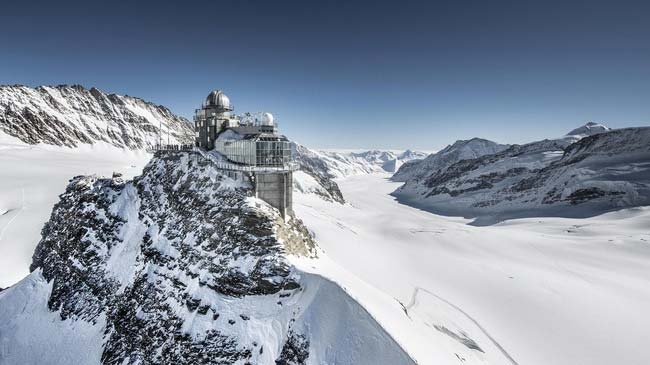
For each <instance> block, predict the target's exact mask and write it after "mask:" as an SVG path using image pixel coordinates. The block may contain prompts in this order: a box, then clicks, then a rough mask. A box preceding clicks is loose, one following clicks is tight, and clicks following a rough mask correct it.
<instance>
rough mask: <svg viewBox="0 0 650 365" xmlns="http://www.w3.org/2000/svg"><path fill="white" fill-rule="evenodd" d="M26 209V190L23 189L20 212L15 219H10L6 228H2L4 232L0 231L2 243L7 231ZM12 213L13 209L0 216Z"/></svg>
mask: <svg viewBox="0 0 650 365" xmlns="http://www.w3.org/2000/svg"><path fill="white" fill-rule="evenodd" d="M24 209H25V189H22V198H21V201H20V208H19V209H18V212H17V213H16V214H15V215H14V216H13V217H11V219H9V222H7V224H5V226H4V227H2V230H1V231H0V241H2V239H3V238H4V236H5V232H6V231H7V228H9V226H10V225H11V223H13V222H14V220H16V218H17V217H18V216H19V215H20V213H22V212H23V210H24ZM12 211H13V209H9V210H7V211H4V212H3V213H2V214H0V216H3V215H6V214H8V213H10V212H12Z"/></svg>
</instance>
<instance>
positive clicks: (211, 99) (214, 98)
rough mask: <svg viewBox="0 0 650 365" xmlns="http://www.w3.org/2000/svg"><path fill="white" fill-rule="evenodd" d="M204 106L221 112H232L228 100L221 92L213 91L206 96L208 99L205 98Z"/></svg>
mask: <svg viewBox="0 0 650 365" xmlns="http://www.w3.org/2000/svg"><path fill="white" fill-rule="evenodd" d="M205 105H206V106H209V107H216V108H218V109H223V110H233V108H232V106H231V105H230V98H228V96H227V95H226V94H225V93H224V92H223V91H221V90H213V91H212V92H211V93H210V94H208V97H207V98H205Z"/></svg>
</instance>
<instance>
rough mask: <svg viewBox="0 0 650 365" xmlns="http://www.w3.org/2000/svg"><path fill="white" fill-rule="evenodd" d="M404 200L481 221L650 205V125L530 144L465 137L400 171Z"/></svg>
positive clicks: (590, 130) (595, 128) (594, 128)
mask: <svg viewBox="0 0 650 365" xmlns="http://www.w3.org/2000/svg"><path fill="white" fill-rule="evenodd" d="M393 179H394V180H396V181H404V182H405V183H404V185H403V186H402V187H400V188H399V189H397V190H396V191H395V192H394V195H395V196H396V197H398V198H399V199H400V200H401V201H402V202H404V203H407V204H411V205H416V206H418V207H422V208H425V209H428V210H431V211H433V212H436V213H440V214H450V215H461V216H466V217H482V218H481V220H480V221H479V222H486V223H489V222H492V221H494V220H499V219H506V218H514V217H525V216H538V215H551V216H568V217H583V216H591V215H595V214H599V213H602V212H605V211H608V210H613V209H619V208H622V207H631V206H639V205H647V204H650V128H648V127H640V128H626V129H619V130H611V129H609V128H608V127H605V126H603V125H600V124H596V123H588V124H586V125H584V126H582V127H580V128H577V129H575V130H572V131H571V132H569V134H567V135H566V136H564V137H561V138H557V139H553V140H542V141H537V142H532V143H528V144H524V145H510V146H508V145H499V144H497V143H494V142H491V141H487V140H482V139H472V140H469V141H458V142H456V143H454V144H453V145H450V146H448V147H447V148H445V149H443V150H441V151H440V152H438V153H436V154H432V155H430V156H428V157H427V158H426V159H424V160H421V161H416V162H412V163H409V164H405V165H404V166H402V168H401V169H400V170H399V171H397V173H395V174H394V175H393Z"/></svg>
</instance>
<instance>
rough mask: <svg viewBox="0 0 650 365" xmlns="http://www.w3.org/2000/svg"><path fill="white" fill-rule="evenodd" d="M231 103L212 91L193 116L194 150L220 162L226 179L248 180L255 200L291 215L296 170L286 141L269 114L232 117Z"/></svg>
mask: <svg viewBox="0 0 650 365" xmlns="http://www.w3.org/2000/svg"><path fill="white" fill-rule="evenodd" d="M233 110H234V108H233V106H232V105H231V104H230V99H229V98H228V96H226V94H224V92H223V91H221V90H214V91H212V92H211V93H210V94H209V95H208V97H207V98H206V99H205V103H204V104H203V105H202V107H201V108H200V109H197V110H196V113H195V115H194V128H195V132H196V146H197V147H198V148H200V149H201V150H204V151H206V152H209V153H210V154H211V156H213V157H216V158H219V159H220V160H219V161H220V162H219V163H218V164H217V166H218V167H219V168H221V169H223V170H226V172H227V173H228V175H229V176H231V177H235V178H240V179H248V180H249V181H250V182H251V183H252V185H253V187H254V190H255V196H256V197H258V198H260V199H262V200H264V201H266V202H267V203H269V204H270V205H272V206H273V207H275V208H277V209H278V210H279V211H280V213H281V214H282V216H283V217H286V215H287V214H291V213H292V208H291V207H292V195H291V192H292V188H293V181H292V178H293V176H292V172H293V171H294V170H295V169H296V164H295V163H294V162H293V158H292V153H291V143H290V142H289V140H288V139H287V138H286V137H285V136H283V135H279V134H278V125H277V123H276V122H275V120H274V119H273V115H272V114H271V113H245V114H243V115H241V116H237V115H234V114H233Z"/></svg>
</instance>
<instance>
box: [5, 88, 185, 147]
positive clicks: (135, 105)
mask: <svg viewBox="0 0 650 365" xmlns="http://www.w3.org/2000/svg"><path fill="white" fill-rule="evenodd" d="M0 134H4V135H8V136H11V137H14V138H17V139H19V140H21V141H22V142H24V143H28V144H38V143H44V144H48V145H56V146H67V147H77V146H80V145H84V144H87V145H90V144H95V143H98V142H104V143H108V144H111V145H113V146H116V147H118V148H124V149H129V150H143V149H146V148H147V147H150V146H153V145H155V144H158V143H160V142H161V140H162V142H164V143H168V142H169V143H173V144H186V143H192V140H193V131H192V127H191V126H190V124H189V122H188V121H187V120H186V119H184V118H182V117H179V116H176V115H174V113H172V112H171V111H170V110H169V109H167V108H166V107H164V106H161V105H157V104H154V103H150V102H147V101H144V100H142V99H140V98H136V97H132V96H126V95H117V94H108V93H105V92H103V91H101V90H99V89H96V88H94V87H93V88H90V89H87V88H85V87H83V86H80V85H71V86H69V85H58V86H39V87H37V88H30V87H27V86H22V85H13V86H0Z"/></svg>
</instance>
